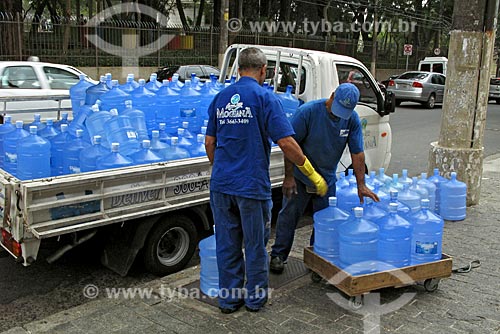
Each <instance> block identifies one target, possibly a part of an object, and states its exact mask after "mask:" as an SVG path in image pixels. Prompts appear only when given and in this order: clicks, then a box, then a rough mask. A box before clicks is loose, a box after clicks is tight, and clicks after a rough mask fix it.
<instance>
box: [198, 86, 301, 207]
mask: <svg viewBox="0 0 500 334" xmlns="http://www.w3.org/2000/svg"><path fill="white" fill-rule="evenodd" d="M293 134H294V131H293V128H292V126H291V125H290V122H289V121H288V119H287V118H286V115H285V112H284V111H283V107H282V105H281V102H280V101H279V99H278V97H277V96H276V95H275V94H274V93H273V92H272V91H269V90H267V89H265V88H263V87H261V86H260V85H259V83H258V82H257V80H255V79H254V78H251V77H242V78H241V79H240V80H238V82H236V83H235V84H232V85H231V86H229V87H227V88H225V89H224V90H222V91H221V92H220V93H219V94H217V95H216V96H215V98H214V100H213V101H212V103H211V105H210V107H209V108H208V126H207V135H209V136H213V137H216V139H217V141H216V148H215V156H214V165H213V168H212V177H211V179H210V190H212V191H218V192H221V193H225V194H229V195H237V196H242V197H246V198H253V199H258V200H266V199H270V198H271V182H270V178H269V161H270V155H271V140H272V141H273V142H277V141H278V140H279V139H281V138H284V137H287V136H291V135H293Z"/></svg>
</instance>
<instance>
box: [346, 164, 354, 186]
mask: <svg viewBox="0 0 500 334" xmlns="http://www.w3.org/2000/svg"><path fill="white" fill-rule="evenodd" d="M345 178H346V180H347V182H351V181H353V182H354V183H357V180H356V176H354V169H352V168H349V169H348V170H347V175H346V176H345Z"/></svg>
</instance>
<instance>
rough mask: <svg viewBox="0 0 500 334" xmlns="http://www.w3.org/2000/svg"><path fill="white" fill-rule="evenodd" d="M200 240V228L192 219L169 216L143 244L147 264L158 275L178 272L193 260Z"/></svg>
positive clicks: (153, 230)
mask: <svg viewBox="0 0 500 334" xmlns="http://www.w3.org/2000/svg"><path fill="white" fill-rule="evenodd" d="M197 241H198V235H197V231H196V228H195V226H194V223H193V222H192V221H191V219H189V218H188V217H186V216H183V215H172V216H169V215H167V216H165V217H164V218H162V219H161V220H160V221H159V222H158V223H157V224H156V225H155V226H154V227H153V228H152V229H151V231H150V232H149V235H148V238H147V239H146V243H145V244H144V267H145V268H146V270H147V271H148V272H150V273H152V274H155V275H158V276H165V275H168V274H172V273H175V272H177V271H179V270H181V269H183V268H184V267H185V266H186V264H187V263H188V262H189V260H191V257H192V256H193V254H194V251H195V249H196V243H197Z"/></svg>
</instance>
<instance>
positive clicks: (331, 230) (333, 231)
mask: <svg viewBox="0 0 500 334" xmlns="http://www.w3.org/2000/svg"><path fill="white" fill-rule="evenodd" d="M348 219H349V214H348V213H347V212H345V211H342V210H340V209H339V208H337V198H336V197H329V198H328V207H326V208H324V209H323V210H319V211H316V212H315V213H314V215H313V220H314V252H315V253H316V254H318V255H319V256H321V257H323V258H324V259H326V260H328V261H330V262H332V263H333V264H338V259H339V231H338V229H339V226H340V224H342V223H344V222H346V221H347V220H348Z"/></svg>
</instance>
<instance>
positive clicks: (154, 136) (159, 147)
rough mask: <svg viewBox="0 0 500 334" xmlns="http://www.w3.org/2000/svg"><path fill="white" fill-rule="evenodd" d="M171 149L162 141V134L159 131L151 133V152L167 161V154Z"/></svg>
mask: <svg viewBox="0 0 500 334" xmlns="http://www.w3.org/2000/svg"><path fill="white" fill-rule="evenodd" d="M169 147H170V145H169V144H167V143H164V142H162V141H161V140H160V132H159V131H158V130H153V131H152V132H151V151H153V152H155V153H156V154H157V155H158V156H160V157H161V158H162V159H165V154H166V153H167V149H168V148H169Z"/></svg>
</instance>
